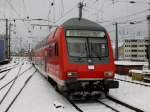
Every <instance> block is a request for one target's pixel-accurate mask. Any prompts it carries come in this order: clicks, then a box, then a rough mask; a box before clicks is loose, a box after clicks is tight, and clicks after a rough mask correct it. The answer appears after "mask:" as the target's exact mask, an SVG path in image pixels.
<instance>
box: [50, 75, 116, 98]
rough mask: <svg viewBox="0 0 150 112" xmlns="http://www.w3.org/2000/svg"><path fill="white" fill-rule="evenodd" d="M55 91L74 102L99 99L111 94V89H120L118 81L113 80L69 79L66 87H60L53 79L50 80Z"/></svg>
mask: <svg viewBox="0 0 150 112" xmlns="http://www.w3.org/2000/svg"><path fill="white" fill-rule="evenodd" d="M48 80H49V82H50V83H51V84H52V85H53V86H54V87H55V89H56V90H57V91H59V92H61V93H62V94H64V95H65V96H68V97H70V99H72V100H91V99H97V98H100V97H102V96H104V95H107V94H108V93H109V89H111V88H118V86H119V83H118V81H114V80H112V79H103V80H86V81H85V80H76V79H71V80H70V79H69V80H67V81H66V82H65V85H64V86H60V85H58V84H57V83H56V82H55V81H54V80H53V79H51V78H50V77H49V78H48Z"/></svg>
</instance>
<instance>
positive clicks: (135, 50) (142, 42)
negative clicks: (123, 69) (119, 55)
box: [123, 38, 149, 61]
mask: <svg viewBox="0 0 150 112" xmlns="http://www.w3.org/2000/svg"><path fill="white" fill-rule="evenodd" d="M148 43H149V40H148V39H146V38H145V39H125V40H124V43H123V47H124V59H125V60H132V61H147V45H148Z"/></svg>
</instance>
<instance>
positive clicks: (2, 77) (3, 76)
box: [0, 66, 17, 80]
mask: <svg viewBox="0 0 150 112" xmlns="http://www.w3.org/2000/svg"><path fill="white" fill-rule="evenodd" d="M16 67H17V66H14V67H13V68H11V69H8V70H6V71H7V72H6V73H5V74H4V75H2V76H1V77H0V80H2V79H4V78H5V77H6V76H7V75H8V73H9V72H11V70H12V69H14V68H16Z"/></svg>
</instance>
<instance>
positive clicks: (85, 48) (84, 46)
mask: <svg viewBox="0 0 150 112" xmlns="http://www.w3.org/2000/svg"><path fill="white" fill-rule="evenodd" d="M90 32H93V31H83V32H81V31H79V32H76V33H74V32H73V31H70V32H69V33H68V32H67V34H66V40H67V46H68V54H69V57H72V59H75V58H78V59H79V60H80V61H87V59H92V60H93V61H95V62H97V61H100V60H102V58H108V45H107V38H106V36H105V33H104V32H100V31H94V33H93V34H90ZM88 35H90V36H88ZM94 36H95V37H94ZM103 60H105V59H103Z"/></svg>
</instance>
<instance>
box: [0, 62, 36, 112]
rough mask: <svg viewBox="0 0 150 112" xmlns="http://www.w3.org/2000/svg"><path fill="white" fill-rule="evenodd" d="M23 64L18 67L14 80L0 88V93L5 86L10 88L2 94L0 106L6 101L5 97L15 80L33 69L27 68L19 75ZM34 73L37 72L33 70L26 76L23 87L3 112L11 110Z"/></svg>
mask: <svg viewBox="0 0 150 112" xmlns="http://www.w3.org/2000/svg"><path fill="white" fill-rule="evenodd" d="M22 66H23V64H22V65H21V66H20V68H19V70H18V73H17V75H16V76H15V78H13V79H12V80H11V81H9V82H8V83H6V84H4V85H3V86H2V87H1V88H0V91H1V90H2V89H3V88H5V87H6V86H8V85H9V84H11V85H10V87H9V88H8V90H7V91H6V93H5V94H4V96H3V97H2V99H1V100H0V105H1V104H2V103H3V101H4V100H5V99H6V97H7V96H9V95H8V94H9V93H10V91H11V89H12V87H14V85H15V83H16V80H17V79H18V78H19V77H20V76H22V75H23V74H24V73H26V72H27V71H29V70H30V69H31V68H33V67H32V66H31V67H29V68H27V69H26V70H24V71H23V72H22V73H20V71H21V69H22ZM35 72H37V70H35V71H34V72H33V73H32V74H31V75H30V76H28V78H27V79H26V80H25V82H24V84H23V86H22V87H21V89H20V90H19V92H18V93H17V94H16V95H15V97H14V98H13V100H12V101H11V103H10V104H9V105H8V106H7V107H6V109H5V111H3V112H8V111H9V109H10V108H11V106H12V105H13V103H14V102H15V101H16V99H17V98H18V96H19V95H20V93H21V92H22V90H23V89H24V88H25V86H26V85H27V84H28V82H29V81H30V79H31V78H32V77H33V75H34V74H35Z"/></svg>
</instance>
